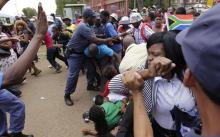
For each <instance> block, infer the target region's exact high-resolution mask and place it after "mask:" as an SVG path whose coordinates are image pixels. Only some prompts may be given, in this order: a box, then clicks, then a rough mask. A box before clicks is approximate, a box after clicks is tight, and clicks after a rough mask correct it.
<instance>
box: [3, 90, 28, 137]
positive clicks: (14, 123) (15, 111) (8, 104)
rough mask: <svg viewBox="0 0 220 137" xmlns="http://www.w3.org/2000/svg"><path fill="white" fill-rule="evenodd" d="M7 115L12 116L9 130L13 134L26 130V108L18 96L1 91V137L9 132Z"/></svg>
mask: <svg viewBox="0 0 220 137" xmlns="http://www.w3.org/2000/svg"><path fill="white" fill-rule="evenodd" d="M6 113H9V114H10V127H9V130H10V131H11V132H13V133H18V132H21V131H22V130H23V129H24V122H25V106H24V103H23V102H22V101H21V100H19V99H18V98H17V97H16V96H14V95H13V94H11V93H10V92H8V91H7V90H5V89H3V90H0V136H1V135H2V134H3V133H5V132H7V118H6Z"/></svg>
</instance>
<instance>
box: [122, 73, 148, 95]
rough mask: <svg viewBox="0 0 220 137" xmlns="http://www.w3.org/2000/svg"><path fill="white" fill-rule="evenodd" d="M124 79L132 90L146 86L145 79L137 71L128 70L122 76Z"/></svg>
mask: <svg viewBox="0 0 220 137" xmlns="http://www.w3.org/2000/svg"><path fill="white" fill-rule="evenodd" d="M122 81H123V83H124V84H125V86H126V87H128V88H129V89H130V90H132V91H133V92H134V91H137V90H142V89H143V87H144V79H143V78H142V76H141V75H140V74H139V73H137V72H135V71H127V72H125V73H124V74H123V76H122Z"/></svg>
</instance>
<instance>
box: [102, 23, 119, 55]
mask: <svg viewBox="0 0 220 137" xmlns="http://www.w3.org/2000/svg"><path fill="white" fill-rule="evenodd" d="M105 35H106V37H107V38H113V37H117V36H118V33H117V31H116V30H115V28H114V26H113V25H112V24H111V23H110V22H109V23H106V24H105ZM111 48H112V49H113V50H114V51H115V52H116V53H119V52H121V50H122V45H121V44H120V43H119V44H114V45H113V46H112V47H111Z"/></svg>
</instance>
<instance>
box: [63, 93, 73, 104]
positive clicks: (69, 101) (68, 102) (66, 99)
mask: <svg viewBox="0 0 220 137" xmlns="http://www.w3.org/2000/svg"><path fill="white" fill-rule="evenodd" d="M64 100H65V103H66V105H67V106H72V105H73V100H72V99H71V97H70V95H69V94H65V95H64Z"/></svg>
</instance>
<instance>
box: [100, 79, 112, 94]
mask: <svg viewBox="0 0 220 137" xmlns="http://www.w3.org/2000/svg"><path fill="white" fill-rule="evenodd" d="M109 83H110V80H108V81H107V82H106V84H105V89H104V91H103V92H102V96H103V97H107V96H108V94H109V89H108V85H109Z"/></svg>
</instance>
